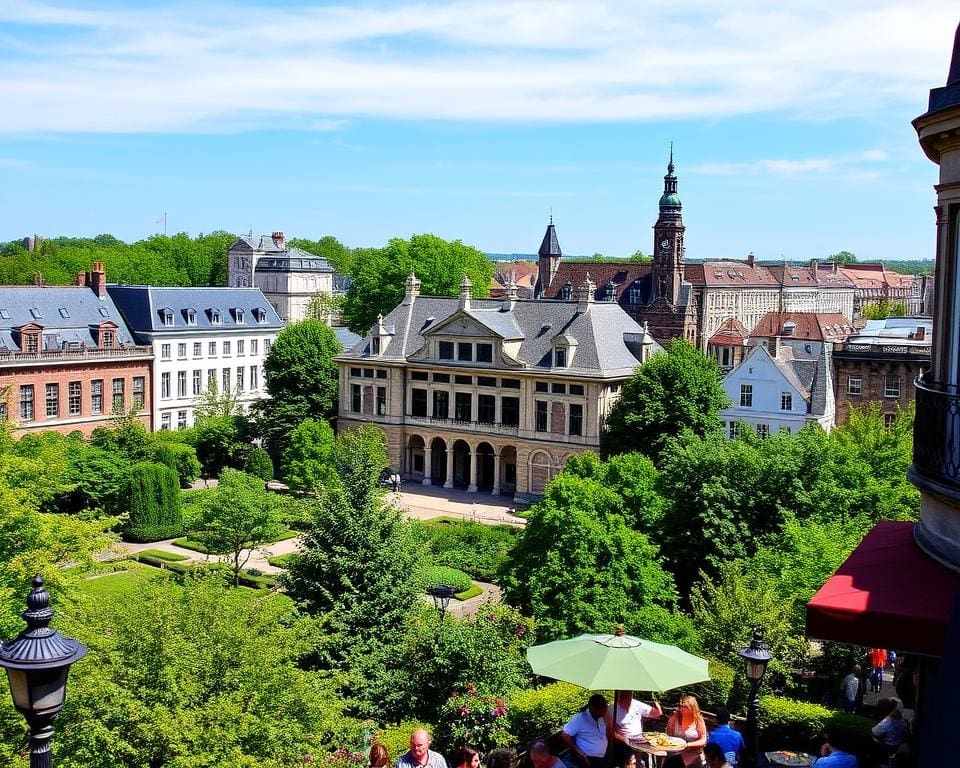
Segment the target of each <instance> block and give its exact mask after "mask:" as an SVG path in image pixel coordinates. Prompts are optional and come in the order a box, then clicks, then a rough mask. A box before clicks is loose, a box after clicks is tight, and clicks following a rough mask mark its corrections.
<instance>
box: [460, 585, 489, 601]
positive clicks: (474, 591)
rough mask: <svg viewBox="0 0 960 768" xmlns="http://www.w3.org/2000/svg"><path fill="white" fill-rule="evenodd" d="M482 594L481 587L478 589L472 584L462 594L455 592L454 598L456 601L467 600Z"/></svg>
mask: <svg viewBox="0 0 960 768" xmlns="http://www.w3.org/2000/svg"><path fill="white" fill-rule="evenodd" d="M482 594H483V587H478V586H477V585H476V584H473V585H472V586H471V587H470V589H468V590H466V591H464V592H457V593H456V594H455V595H454V597H455V598H456V599H457V600H469V599H470V598H471V597H476V596H477V595H482Z"/></svg>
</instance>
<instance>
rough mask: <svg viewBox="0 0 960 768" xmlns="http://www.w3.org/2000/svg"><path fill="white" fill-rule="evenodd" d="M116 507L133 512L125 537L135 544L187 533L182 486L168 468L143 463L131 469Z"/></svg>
mask: <svg viewBox="0 0 960 768" xmlns="http://www.w3.org/2000/svg"><path fill="white" fill-rule="evenodd" d="M116 503H117V505H118V508H120V509H122V508H124V507H126V508H128V509H129V511H130V514H129V517H128V519H127V523H126V525H125V526H124V533H125V534H126V536H128V537H129V538H130V539H132V540H133V541H159V540H160V539H169V538H173V537H174V536H179V535H180V534H181V533H182V531H183V510H182V507H181V504H180V482H179V480H178V478H177V473H176V472H174V471H173V470H172V469H170V467H168V466H166V465H164V464H155V463H153V462H149V461H141V462H139V463H137V464H134V465H133V466H131V467H130V469H129V470H127V474H126V477H125V478H124V482H123V486H122V488H121V492H120V495H119V497H118V499H117V500H116Z"/></svg>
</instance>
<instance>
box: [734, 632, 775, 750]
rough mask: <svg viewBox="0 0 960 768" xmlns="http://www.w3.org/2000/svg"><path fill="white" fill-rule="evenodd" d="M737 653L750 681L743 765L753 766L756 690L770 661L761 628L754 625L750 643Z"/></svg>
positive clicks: (755, 733) (756, 742) (757, 704)
mask: <svg viewBox="0 0 960 768" xmlns="http://www.w3.org/2000/svg"><path fill="white" fill-rule="evenodd" d="M737 653H738V654H739V656H740V658H741V659H743V662H744V664H745V665H746V668H747V679H748V680H749V681H750V698H749V700H748V701H747V726H746V734H745V736H746V738H745V739H744V741H745V742H746V746H747V753H746V755H745V756H744V757H745V759H744V765H746V766H747V767H748V768H754V766H756V765H757V757H758V755H759V751H760V750H759V744H758V738H757V713H758V711H759V709H760V702H759V700H758V699H757V692H758V691H759V690H760V682H761V681H762V680H763V676H764V674H765V673H766V671H767V664H769V663H770V646H769V645H767V644H766V643H765V642H763V629H761V628H760V627H756V628H755V629H754V630H753V637H752V638H751V640H750V645H748V646H747V647H746V648H741V649H740V650H739V651H737Z"/></svg>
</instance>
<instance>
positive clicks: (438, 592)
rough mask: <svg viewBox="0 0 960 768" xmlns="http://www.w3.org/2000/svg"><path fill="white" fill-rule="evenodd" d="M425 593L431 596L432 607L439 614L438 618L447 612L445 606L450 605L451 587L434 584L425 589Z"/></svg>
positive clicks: (441, 617) (441, 618)
mask: <svg viewBox="0 0 960 768" xmlns="http://www.w3.org/2000/svg"><path fill="white" fill-rule="evenodd" d="M427 594H428V595H430V597H432V598H433V607H434V608H436V609H437V612H438V613H439V614H440V620H441V621H443V617H444V616H446V614H447V606H448V605H450V598H451V597H453V587H451V586H448V585H447V584H434V585H433V586H432V587H430V588H429V589H428V590H427Z"/></svg>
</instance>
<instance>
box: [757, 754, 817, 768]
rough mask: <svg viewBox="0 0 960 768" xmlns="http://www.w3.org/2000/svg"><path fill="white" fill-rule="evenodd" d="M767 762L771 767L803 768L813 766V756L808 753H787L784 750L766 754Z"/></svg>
mask: <svg viewBox="0 0 960 768" xmlns="http://www.w3.org/2000/svg"><path fill="white" fill-rule="evenodd" d="M764 754H765V755H766V758H767V762H769V763H770V765H782V766H788V767H789V768H803V766H810V765H813V759H814V758H813V755H808V754H807V753H806V752H791V753H786V752H784V751H783V750H781V751H779V752H765V753H764Z"/></svg>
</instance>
